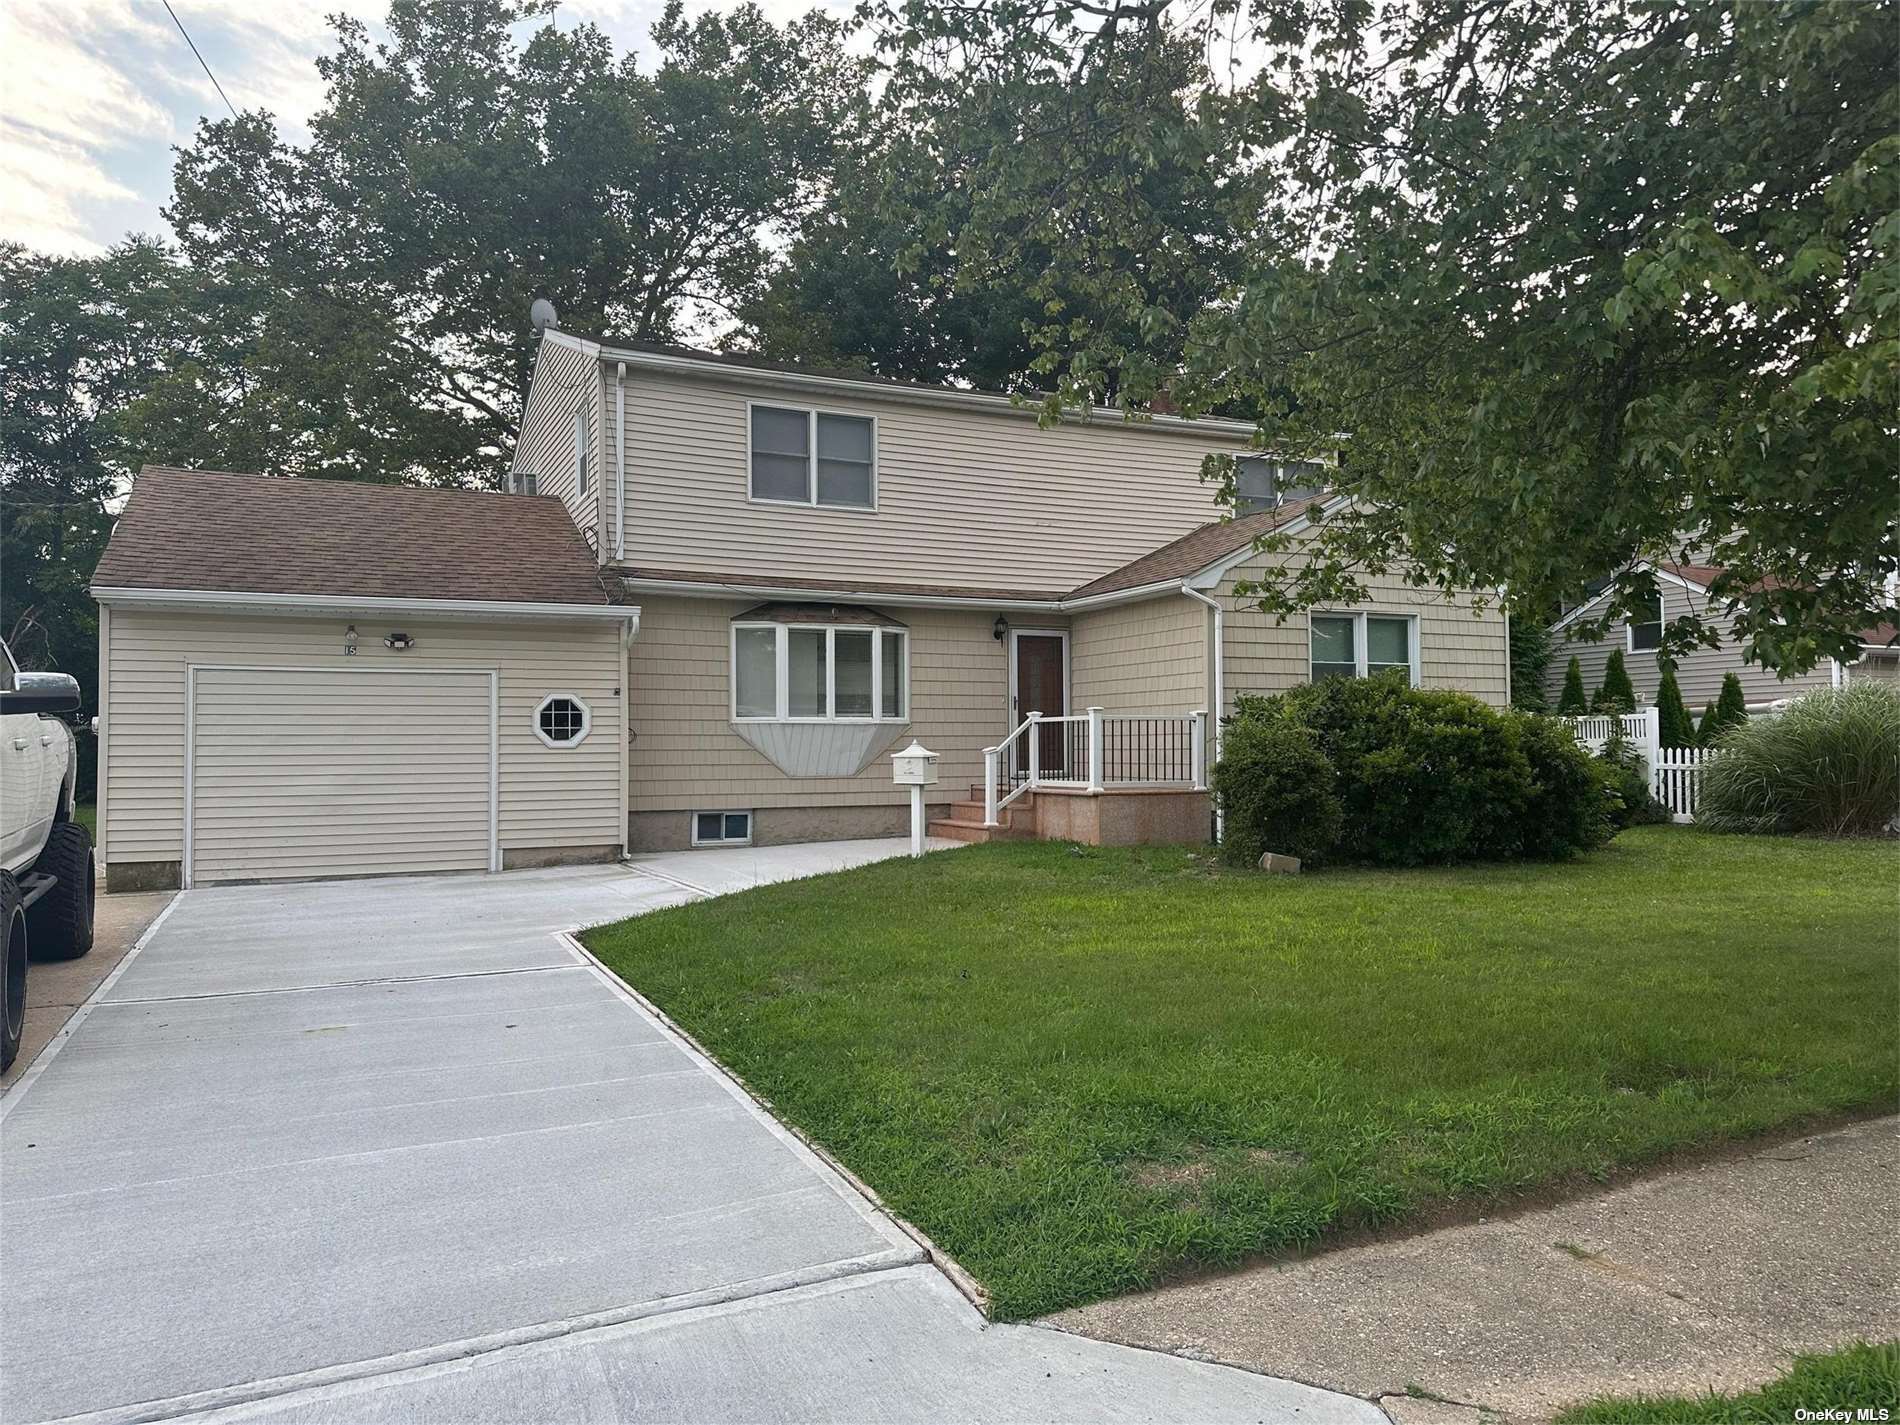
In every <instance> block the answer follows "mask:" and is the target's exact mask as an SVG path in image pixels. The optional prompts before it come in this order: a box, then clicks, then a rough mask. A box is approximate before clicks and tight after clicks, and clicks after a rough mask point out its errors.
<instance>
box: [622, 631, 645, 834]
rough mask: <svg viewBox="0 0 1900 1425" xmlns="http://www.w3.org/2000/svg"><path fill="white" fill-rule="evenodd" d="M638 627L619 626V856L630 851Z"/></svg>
mask: <svg viewBox="0 0 1900 1425" xmlns="http://www.w3.org/2000/svg"><path fill="white" fill-rule="evenodd" d="M639 627H640V625H639V623H638V621H637V620H633V619H628V620H625V621H623V622H622V623H621V625H620V859H621V860H622V861H624V860H626V859H627V857H628V856H630V855H631V854H632V853H633V846H632V842H633V826H632V821H633V788H632V786H631V785H630V783H631V781H632V779H633V723H632V721H631V718H632V714H633V637H634V633H635V631H636V630H637V629H638V628H639Z"/></svg>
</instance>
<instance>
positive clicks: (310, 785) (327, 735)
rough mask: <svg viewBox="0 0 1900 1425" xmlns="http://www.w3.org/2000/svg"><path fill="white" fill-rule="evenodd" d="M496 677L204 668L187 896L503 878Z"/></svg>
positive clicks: (194, 716)
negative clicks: (341, 882) (469, 874)
mask: <svg viewBox="0 0 1900 1425" xmlns="http://www.w3.org/2000/svg"><path fill="white" fill-rule="evenodd" d="M495 703H496V675H495V674H494V673H492V672H452V671H442V672H437V671H434V670H429V669H415V668H375V667H362V668H345V669H335V668H275V667H232V668H227V667H220V666H217V665H209V666H203V667H193V669H192V670H191V679H190V719H189V722H188V723H187V725H186V729H185V736H186V743H187V759H186V760H187V762H188V764H189V766H190V769H191V783H190V791H189V793H188V795H187V798H186V822H187V826H188V835H187V836H186V839H185V854H184V860H185V866H184V878H185V880H186V883H187V884H191V885H204V884H209V883H212V882H217V881H255V880H280V879H285V878H290V877H312V876H362V875H378V874H381V875H391V874H398V873H402V872H415V871H494V870H499V869H500V859H499V847H498V845H497V841H496V810H497V807H496V801H497V797H496V790H497V789H496V780H497V778H496V763H497V747H496V727H495Z"/></svg>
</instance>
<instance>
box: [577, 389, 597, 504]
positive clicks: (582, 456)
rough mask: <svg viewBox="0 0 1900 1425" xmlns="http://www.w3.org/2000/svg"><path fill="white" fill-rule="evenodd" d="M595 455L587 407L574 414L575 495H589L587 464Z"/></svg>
mask: <svg viewBox="0 0 1900 1425" xmlns="http://www.w3.org/2000/svg"><path fill="white" fill-rule="evenodd" d="M593 453H594V442H593V440H592V438H591V436H590V433H589V431H588V429H587V407H585V406H582V407H581V408H580V409H579V410H578V411H576V412H574V493H575V494H577V495H585V494H586V493H587V462H588V460H589V458H590V457H591V456H592V455H593Z"/></svg>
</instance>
